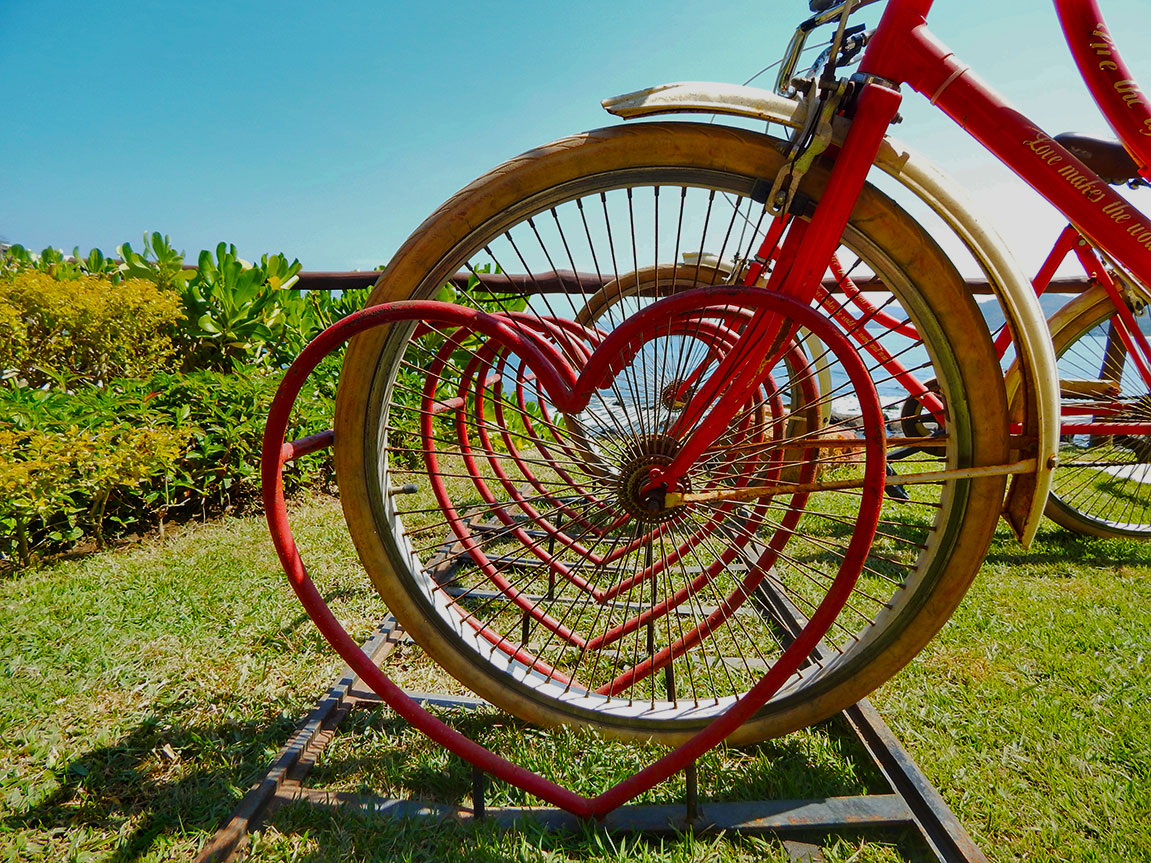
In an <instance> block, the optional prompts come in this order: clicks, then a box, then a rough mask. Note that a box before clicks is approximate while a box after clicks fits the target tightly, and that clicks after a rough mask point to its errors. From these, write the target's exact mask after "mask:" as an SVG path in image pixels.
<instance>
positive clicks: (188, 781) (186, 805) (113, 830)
mask: <svg viewBox="0 0 1151 863" xmlns="http://www.w3.org/2000/svg"><path fill="white" fill-rule="evenodd" d="M293 728H294V722H293V721H291V720H288V719H279V720H277V719H276V718H275V717H269V718H267V719H264V720H261V721H251V722H242V723H235V722H223V723H220V724H216V725H211V724H208V725H199V724H197V725H187V726H180V725H179V724H178V722H173V717H172V716H171V714H168V715H160V714H158V713H153V714H152V715H150V716H149V717H147V718H146V719H145V720H144V721H143V722H141V723H140V724H139V725H138V726H137V727H136V728H134V729H133V730H132V731H131V732H130V733H128V734H126V735H125V736H123V737H121V738H120V739H118V740H116V741H115V742H114V743H112V744H110V745H107V746H101V747H99V748H96V749H93V750H91V751H90V752H86V753H84V754H83V755H80V756H79V757H77V758H74V759H72V760H71V761H69V762H68V763H67V764H66V765H65V766H64V767H62V768H59V769H57V770H54V771H53V772H54V774H55V776H56V779H57V781H58V782H59V787H58V788H56V789H55V790H54V791H52V792H50V793H49V794H48V795H47V796H45V797H43V798H42V799H41V800H39V802H37V803H36V804H35V805H33V806H31V807H29V808H27V809H25V810H24V811H21V812H18V813H16V814H12V815H8V816H7V817H5V818H3V819H2V820H0V825H2V826H0V830H3V831H5V832H17V831H28V832H29V833H31V834H41V836H44V835H49V836H51V835H54V834H56V833H60V832H72V831H75V830H79V829H81V828H87V829H88V830H90V831H94V832H97V833H105V834H109V835H107V838H106V839H104V840H103V841H102V842H101V845H102V848H101V850H102V851H106V852H107V856H104V857H102V858H101V859H103V860H105V861H108V863H127V861H134V860H139V859H140V858H141V857H143V856H144V855H146V854H147V853H148V852H149V851H151V850H152V849H153V847H154V846H155V844H156V842H157V840H158V839H159V838H160V837H162V836H170V837H174V838H175V837H186V836H189V835H195V834H197V833H201V834H205V835H208V836H210V835H211V834H213V833H214V832H215V831H216V830H217V829H219V827H220V826H221V825H222V824H223V823H225V821H226V819H227V818H228V816H229V815H230V814H231V811H232V809H233V808H234V807H235V806H236V803H237V802H238V800H239V798H240V796H242V795H243V793H244V792H246V791H247V789H248V787H249V786H250V785H251V784H252V783H254V782H255V781H256V779H258V778H259V777H260V776H261V775H262V773H263V772H264V771H265V770H266V769H267V766H268V764H269V762H270V760H271V756H270V754H269V753H270V752H275V751H276V750H277V749H278V748H279V747H280V746H281V745H282V744H283V742H284V741H285V740H286V739H287V738H288V736H289V735H290V734H291V733H292V730H293ZM128 825H130V830H129V829H127V827H128ZM30 838H33V839H36V840H40V839H41V837H39V836H35V835H33V836H31V837H30ZM41 841H42V840H41ZM46 859H50V858H46Z"/></svg>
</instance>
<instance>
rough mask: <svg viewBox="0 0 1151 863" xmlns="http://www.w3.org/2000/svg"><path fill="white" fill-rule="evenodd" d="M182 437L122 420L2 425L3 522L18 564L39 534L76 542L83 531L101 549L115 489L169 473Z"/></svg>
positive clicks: (26, 557)
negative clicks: (89, 425) (90, 424)
mask: <svg viewBox="0 0 1151 863" xmlns="http://www.w3.org/2000/svg"><path fill="white" fill-rule="evenodd" d="M185 437H186V435H185V434H184V433H183V432H180V431H177V430H173V429H151V428H136V427H133V426H130V425H126V424H123V423H117V424H114V425H110V426H107V427H104V428H99V429H89V430H85V429H81V428H80V427H79V426H68V427H63V428H59V429H38V428H33V429H24V430H13V429H8V430H5V429H0V523H6V524H8V525H10V528H11V531H12V535H13V536H14V538H15V546H16V548H15V551H16V555H17V557H18V558H19V561H20V563H21V564H22V565H24V566H27V565H28V564H29V563H30V562H31V559H32V548H33V545H34V543H35V541H36V539H40V540H41V541H43V540H44V539H47V540H53V539H55V540H58V541H65V540H71V539H75V538H77V537H78V536H79V535H81V534H82V533H83V532H84V530H85V528H87V529H88V530H89V531H90V532H91V533H92V534H93V535H94V536H95V538H96V542H97V544H98V545H101V546H102V545H103V544H104V529H103V524H104V516H105V512H106V510H107V507H108V501H109V499H110V498H111V496H112V494H113V493H114V492H116V491H117V490H120V489H130V488H133V487H135V486H136V485H137V484H139V483H140V482H141V481H142V480H145V479H147V478H149V477H153V476H156V475H158V474H162V473H164V472H165V470H166V469H167V468H168V466H169V465H170V464H171V462H172V460H173V458H174V457H175V455H176V453H177V452H178V451H179V450H180V449H181V448H182V446H183V441H184V438H185ZM78 519H79V520H81V521H83V523H84V524H83V525H82V526H81V525H78V524H77V520H78ZM37 527H39V528H40V533H41V534H43V536H42V537H36V536H35V534H34V531H35V530H36V529H37Z"/></svg>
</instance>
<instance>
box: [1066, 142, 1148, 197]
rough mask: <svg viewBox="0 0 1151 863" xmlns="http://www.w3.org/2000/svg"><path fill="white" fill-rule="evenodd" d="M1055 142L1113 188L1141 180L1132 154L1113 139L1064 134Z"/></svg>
mask: <svg viewBox="0 0 1151 863" xmlns="http://www.w3.org/2000/svg"><path fill="white" fill-rule="evenodd" d="M1055 140H1056V141H1058V142H1059V143H1060V144H1062V145H1063V146H1064V147H1066V148H1067V149H1068V150H1070V151H1071V152H1072V153H1073V154H1074V155H1075V156H1076V157H1078V158H1079V159H1080V160H1081V161H1082V162H1083V164H1085V165H1086V166H1087V167H1089V168H1090V169H1091V170H1093V171H1094V172H1095V173H1096V174H1098V175H1099V176H1100V178H1102V179H1103V180H1105V181H1106V182H1108V183H1110V184H1111V185H1113V186H1119V185H1122V184H1123V183H1131V182H1134V181H1137V180H1139V179H1140V177H1139V167H1138V166H1137V165H1136V164H1135V160H1134V159H1132V158H1131V154H1130V153H1128V152H1127V150H1126V149H1125V148H1124V147H1123V145H1122V144H1121V143H1119V142H1118V141H1116V140H1115V139H1113V138H1096V137H1094V136H1092V135H1081V134H1079V133H1078V132H1064V133H1063V134H1061V135H1056V136H1055Z"/></svg>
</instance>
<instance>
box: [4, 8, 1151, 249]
mask: <svg viewBox="0 0 1151 863" xmlns="http://www.w3.org/2000/svg"><path fill="white" fill-rule="evenodd" d="M1103 6H1104V11H1105V13H1106V14H1107V17H1108V21H1109V23H1110V25H1111V28H1112V31H1113V33H1114V34H1115V35H1116V37H1117V39H1118V40H1119V43H1120V46H1121V47H1122V48H1124V49H1125V51H1126V55H1127V59H1128V62H1129V63H1130V65H1131V66H1132V67H1133V69H1134V71H1135V72H1136V75H1137V76H1138V77H1140V78H1142V80H1143V81H1144V85H1145V87H1147V88H1151V52H1148V51H1147V50H1146V48H1145V46H1147V45H1151V15H1149V14H1148V11H1149V10H1148V2H1147V0H1104V2H1103ZM878 8H879V7H872V9H870V10H867V11H868V12H869V13H871V14H870V15H869V16H868V17H869V20H872V21H873V20H874V18H875V11H874V10H876V9H878ZM805 12H806V3H805V2H803V0H786V2H781V0H756V2H751V0H727V2H724V0H666V2H649V0H610V2H607V0H588V2H578V3H576V2H573V3H556V2H549V0H532V2H520V0H514V1H513V2H500V3H490V2H489V3H485V2H482V0H481V2H472V3H467V4H464V3H455V2H445V0H424V2H421V3H407V2H406V3H395V2H346V3H330V4H316V3H297V2H290V0H280V2H274V3H273V2H262V0H261V2H246V0H233V2H228V3H219V2H198V3H168V2H150V3H143V2H136V0H131V2H116V3H96V2H87V3H84V2H46V0H36V2H27V0H0V81H2V82H3V92H4V97H3V98H4V105H3V109H2V110H0V166H2V167H0V238H2V239H3V240H5V241H7V242H19V243H22V244H24V245H26V246H29V247H31V248H33V249H40V248H43V247H44V246H47V245H53V246H56V247H59V248H64V249H66V250H71V249H72V247H73V246H79V247H80V248H81V249H82V250H83V251H87V249H89V248H91V247H93V246H97V247H99V248H101V249H103V250H104V251H105V252H106V253H111V252H112V250H113V248H114V247H115V246H116V245H117V244H118V243H120V242H123V241H125V240H128V241H131V242H133V243H134V244H137V245H138V243H139V238H140V236H141V234H142V233H143V232H144V231H151V230H159V231H161V232H163V233H167V234H169V235H170V236H171V237H172V240H173V241H174V243H175V244H176V245H177V247H178V248H182V249H185V250H186V251H187V252H188V253H189V254H190V255H194V254H195V253H196V252H197V251H198V250H199V249H201V248H209V247H212V246H214V245H215V244H216V243H217V242H219V241H220V240H226V241H228V242H233V243H235V244H236V245H237V246H238V247H239V250H240V253H241V255H243V256H245V257H249V258H251V257H258V256H259V254H260V253H262V252H274V251H283V252H285V253H286V254H288V255H289V257H293V256H294V257H298V258H299V259H300V260H301V262H302V263H303V264H304V267H305V269H310V270H325V269H331V270H344V269H356V268H360V269H368V268H371V267H373V266H375V265H377V264H379V263H383V262H385V261H386V260H387V259H388V257H389V256H390V254H391V252H392V251H393V250H394V249H395V248H396V247H397V246H398V245H399V244H400V243H401V242H402V240H403V238H404V237H405V236H407V234H408V233H410V232H411V231H412V230H413V229H414V228H415V227H416V226H417V225H418V224H419V223H420V221H421V220H422V219H423V217H424V216H426V215H427V214H428V213H430V212H431V211H432V210H433V209H434V208H435V207H436V206H437V205H438V204H439V203H440V202H441V201H443V200H444V199H445V198H446V197H448V196H449V195H451V194H452V193H453V192H454V191H455V190H456V189H458V188H459V187H460V186H462V185H464V184H465V183H467V182H468V181H470V180H471V179H473V178H474V177H475V176H477V175H478V174H480V173H482V172H484V171H485V170H487V169H489V168H491V167H493V166H494V165H496V164H497V163H499V162H500V161H503V160H504V159H506V158H509V157H511V156H514V155H515V154H517V153H519V152H522V151H524V150H526V149H529V148H530V147H532V146H535V145H537V144H541V143H544V142H546V141H548V140H551V139H554V138H557V137H560V136H562V135H564V134H567V133H570V132H575V131H580V130H582V129H587V128H592V127H595V126H601V125H608V124H611V123H613V122H616V121H615V120H614V119H613V118H611V117H609V116H608V115H607V114H605V113H603V112H602V110H601V109H600V107H599V100H600V99H601V98H603V97H605V96H610V95H614V94H617V93H621V92H626V91H629V90H635V89H638V88H640V87H644V86H648V85H652V84H657V83H663V82H666V81H675V80H727V81H742V80H744V79H746V78H747V77H749V76H750V75H752V74H754V73H755V72H756V71H757V70H759V69H760V68H761V67H763V66H765V65H767V64H768V63H770V62H772V61H774V60H775V59H777V58H778V57H779V56H780V54H781V53H782V51H783V48H784V46H785V44H786V41H787V39H788V37H789V36H790V34H791V31H792V30H793V29H794V25H795V23H797V21H798V20H799V19H800V18H801V17H802V16H803V14H804V13H805ZM931 22H932V27H933V29H934V30H935V32H936V33H937V34H938V35H939V36H940V37H941V38H942V39H943V40H944V41H945V42H948V43H949V44H950V45H951V46H952V47H953V48H954V49H955V50H956V52H957V53H958V54H959V55H960V56H961V57H963V58H964V59H965V60H967V61H968V62H970V63H971V64H972V65H973V66H974V67H975V68H976V69H977V70H978V71H979V72H980V73H981V74H982V75H983V77H985V78H986V79H988V80H990V81H991V82H992V83H993V84H995V85H996V86H997V87H998V88H1000V89H1001V91H1002V92H1004V93H1005V95H1007V96H1008V97H1009V98H1010V99H1011V100H1012V101H1013V102H1015V103H1016V104H1017V105H1018V106H1019V107H1021V108H1022V109H1023V110H1024V111H1025V112H1026V113H1028V114H1030V115H1031V116H1032V117H1033V118H1034V119H1036V120H1037V121H1039V122H1040V123H1041V124H1042V125H1044V126H1046V127H1047V128H1048V129H1049V130H1050V131H1052V132H1057V131H1063V130H1068V129H1075V130H1080V131H1095V132H1102V131H1104V130H1105V128H1106V127H1105V125H1104V124H1103V121H1102V120H1101V119H1100V118H1099V117H1098V114H1097V113H1096V112H1095V110H1094V107H1093V105H1092V103H1091V102H1090V99H1089V97H1088V96H1087V94H1086V92H1085V91H1084V90H1083V89H1082V87H1081V85H1080V84H1079V82H1078V79H1077V77H1076V75H1075V72H1074V68H1073V66H1072V64H1071V62H1070V59H1069V57H1068V55H1067V53H1066V48H1065V46H1064V45H1063V44H1062V42H1061V40H1060V36H1059V30H1058V25H1057V22H1056V20H1055V16H1054V13H1053V11H1052V9H1051V4H1050V0H1011V2H1003V0H998V2H989V0H938V2H937V3H936V9H935V10H934V12H933V14H932V18H931ZM1140 49H1142V50H1140ZM764 81H765V82H767V81H768V78H765V79H764ZM765 86H769V84H768V83H765ZM907 102H908V104H907V105H906V108H905V111H904V113H905V115H906V117H907V122H905V123H904V124H903V125H902V126H900V127H899V128H898V129H897V130H896V134H897V135H898V136H899V137H900V138H902V139H904V140H906V141H908V142H909V143H911V144H912V145H913V146H915V147H916V148H917V149H919V150H921V151H922V152H924V153H926V154H927V155H929V156H931V157H932V158H933V159H935V160H936V161H938V162H940V163H941V164H942V165H944V166H945V167H946V168H947V169H948V170H949V171H950V172H951V173H953V174H954V175H955V176H956V177H957V178H958V179H959V180H960V181H961V182H962V183H963V184H964V185H965V186H967V187H968V189H969V191H970V192H971V194H972V196H973V197H974V198H975V199H976V203H977V204H979V205H981V206H982V207H984V208H985V209H987V210H988V213H989V217H991V218H992V219H993V220H994V221H995V223H996V224H997V226H998V227H999V228H1000V230H1001V231H1002V232H1003V233H1004V234H1005V235H1007V237H1008V239H1009V240H1010V241H1011V242H1012V244H1013V245H1015V246H1016V247H1017V248H1018V249H1019V251H1020V256H1021V258H1022V259H1023V261H1024V264H1025V266H1026V267H1027V268H1028V269H1033V265H1032V262H1033V261H1034V260H1036V259H1037V258H1038V256H1039V255H1040V249H1041V245H1042V242H1043V241H1044V239H1046V238H1048V237H1050V236H1051V235H1052V231H1053V230H1054V228H1055V227H1056V226H1057V220H1056V218H1055V216H1054V215H1053V214H1051V213H1049V212H1047V211H1045V209H1044V208H1045V205H1043V204H1042V203H1041V202H1038V201H1037V199H1036V198H1035V197H1034V196H1033V195H1032V193H1030V192H1029V191H1028V190H1026V189H1022V188H1021V187H1020V186H1019V185H1018V184H1017V183H1016V181H1014V180H1013V179H1012V178H1010V176H1009V175H1006V174H1005V172H1003V171H1002V170H1000V169H998V168H996V167H995V166H994V165H991V164H990V163H989V157H987V156H986V155H985V154H983V153H982V152H981V151H979V150H977V149H976V148H975V147H974V146H972V145H970V144H968V143H967V141H966V140H965V139H964V138H963V136H962V134H961V133H959V132H957V131H955V130H953V129H952V127H950V125H948V122H947V121H946V119H945V118H942V117H939V116H935V115H934V114H932V113H931V112H930V110H929V109H927V106H926V105H925V104H923V100H922V99H921V98H920V97H918V96H916V95H914V94H909V95H908V97H907ZM1144 197H1146V198H1147V200H1145V201H1142V208H1143V209H1144V210H1147V211H1151V191H1148V192H1146V193H1144ZM1135 200H1136V201H1137V202H1139V201H1140V197H1139V196H1138V195H1136V196H1135Z"/></svg>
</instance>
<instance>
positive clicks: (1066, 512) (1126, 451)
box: [1045, 294, 1151, 538]
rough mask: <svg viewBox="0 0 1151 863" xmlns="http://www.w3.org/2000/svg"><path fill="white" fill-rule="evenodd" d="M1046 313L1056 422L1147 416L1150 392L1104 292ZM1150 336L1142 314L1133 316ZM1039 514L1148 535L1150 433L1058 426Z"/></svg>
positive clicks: (1092, 530) (1095, 532) (1121, 533)
mask: <svg viewBox="0 0 1151 863" xmlns="http://www.w3.org/2000/svg"><path fill="white" fill-rule="evenodd" d="M1067 311H1068V313H1067V314H1063V313H1062V312H1060V313H1059V314H1058V315H1056V316H1055V317H1054V318H1053V319H1052V323H1053V327H1052V333H1051V338H1052V341H1053V344H1054V346H1055V355H1056V357H1057V362H1058V367H1059V381H1060V387H1061V389H1062V404H1063V412H1064V417H1063V422H1064V424H1065V425H1067V424H1071V423H1079V424H1090V423H1091V422H1093V421H1099V422H1110V423H1116V422H1123V421H1127V422H1138V423H1151V393H1149V392H1148V387H1147V382H1146V381H1145V380H1144V378H1143V376H1142V375H1141V374H1140V373H1139V370H1138V369H1137V367H1136V364H1135V362H1134V361H1133V359H1132V357H1131V356H1130V355H1129V354H1128V351H1127V348H1126V346H1125V345H1124V342H1123V340H1122V339H1121V338H1120V337H1119V333H1118V330H1117V329H1116V322H1115V307H1114V306H1113V305H1112V303H1111V299H1110V297H1108V296H1107V295H1106V294H1099V295H1097V296H1090V295H1089V296H1085V297H1083V298H1082V300H1075V301H1073V302H1072V304H1071V305H1069V306H1068V307H1067ZM1136 320H1137V321H1138V322H1139V325H1140V328H1141V330H1142V332H1143V334H1144V335H1145V336H1148V337H1151V324H1149V323H1148V319H1147V316H1146V315H1141V316H1139V317H1137V318H1136ZM1045 514H1046V515H1047V517H1048V518H1050V519H1051V520H1052V521H1054V522H1056V523H1057V524H1059V525H1062V526H1063V527H1065V528H1067V529H1068V530H1074V531H1076V532H1078V533H1085V534H1089V535H1092V536H1107V537H1136V538H1144V537H1151V435H1146V434H1103V435H1099V434H1090V433H1088V431H1086V430H1085V431H1084V432H1080V433H1069V434H1064V435H1062V436H1061V437H1060V443H1059V466H1058V467H1057V468H1056V469H1055V481H1054V484H1053V487H1052V491H1051V494H1050V496H1049V497H1048V501H1047V508H1046V510H1045Z"/></svg>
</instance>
